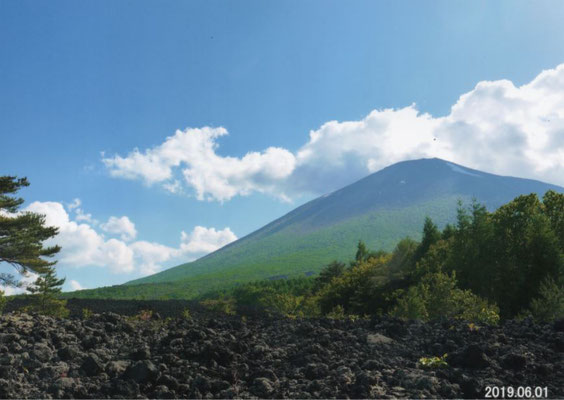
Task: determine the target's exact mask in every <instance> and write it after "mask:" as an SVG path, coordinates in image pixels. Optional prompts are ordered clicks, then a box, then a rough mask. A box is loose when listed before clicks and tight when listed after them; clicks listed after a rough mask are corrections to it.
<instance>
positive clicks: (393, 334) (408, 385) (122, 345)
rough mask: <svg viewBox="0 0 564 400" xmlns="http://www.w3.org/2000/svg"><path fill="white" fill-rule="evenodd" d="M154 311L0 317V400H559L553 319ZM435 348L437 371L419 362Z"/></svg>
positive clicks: (563, 373) (562, 380) (562, 357)
mask: <svg viewBox="0 0 564 400" xmlns="http://www.w3.org/2000/svg"><path fill="white" fill-rule="evenodd" d="M69 304H70V303H69ZM100 304H102V303H100ZM123 304H125V303H123ZM130 304H137V305H138V304H139V303H130ZM162 304H164V306H163V309H162V310H167V309H168V310H169V311H170V310H173V309H176V310H177V313H179V312H180V311H179V310H180V309H181V308H182V307H180V306H179V305H178V304H180V303H177V304H176V305H174V304H173V303H170V304H171V306H170V307H166V304H167V303H162ZM74 307H75V311H74V314H75V315H76V314H77V313H78V311H77V310H78V309H80V304H78V305H77V304H74ZM135 307H137V306H135ZM90 308H96V307H90ZM126 308H127V307H126ZM130 309H131V307H130ZM182 309H183V308H182ZM162 310H161V311H162ZM158 314H161V313H160V312H159V313H158ZM163 314H164V313H163ZM163 314H161V316H160V317H159V315H156V313H155V314H153V316H152V317H150V318H149V317H148V314H146V315H145V317H144V318H132V317H128V316H125V315H119V314H117V313H115V312H111V313H104V314H94V315H92V316H91V317H90V318H86V319H84V318H79V317H76V316H75V317H71V318H69V319H64V320H60V319H59V320H57V319H53V318H50V317H44V316H37V315H35V316H32V315H27V314H20V313H13V312H12V313H8V314H5V315H2V316H1V317H0V397H1V398H30V397H31V398H108V397H113V398H139V397H150V398H178V397H182V398H233V397H238V398H251V397H259V398H332V397H337V398H346V397H349V398H398V397H401V398H460V397H464V398H476V397H484V396H485V393H486V392H485V390H486V387H487V386H498V387H502V386H503V387H509V386H511V387H513V388H515V389H517V387H519V386H530V387H532V388H534V387H543V388H544V387H546V388H547V392H548V397H550V398H564V321H558V322H556V323H552V324H545V325H539V324H534V323H532V322H531V321H528V320H525V321H521V322H516V321H509V322H506V323H505V324H503V325H501V326H500V327H487V326H482V327H479V328H476V327H473V326H468V324H467V323H464V322H460V321H443V322H441V323H434V324H422V323H418V322H402V321H400V320H396V319H391V318H374V319H373V320H359V321H348V320H329V319H323V320H290V319H284V318H274V317H268V316H255V317H247V318H242V317H240V316H223V315H221V316H220V315H215V314H210V313H206V312H204V311H201V310H194V311H193V312H192V318H181V317H180V318H165V317H164V316H163ZM445 353H447V354H448V356H447V357H446V362H447V364H448V365H446V366H442V367H438V366H437V367H425V366H424V365H422V364H421V363H420V359H421V358H422V357H432V356H442V355H443V354H445ZM534 393H535V392H534V391H533V393H532V394H534ZM537 393H539V392H537ZM544 393H545V392H544V391H543V392H542V396H543V397H544Z"/></svg>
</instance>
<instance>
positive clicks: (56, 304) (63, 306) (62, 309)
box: [22, 299, 69, 318]
mask: <svg viewBox="0 0 564 400" xmlns="http://www.w3.org/2000/svg"><path fill="white" fill-rule="evenodd" d="M22 311H23V312H26V313H37V314H42V315H48V316H50V317H55V318H67V317H68V316H69V310H68V309H67V301H66V300H59V299H49V301H48V302H43V303H38V302H34V303H32V304H30V305H28V306H26V307H23V308H22Z"/></svg>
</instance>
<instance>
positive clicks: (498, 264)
mask: <svg viewBox="0 0 564 400" xmlns="http://www.w3.org/2000/svg"><path fill="white" fill-rule="evenodd" d="M210 299H214V304H215V305H216V307H217V305H218V304H219V305H221V304H222V302H223V304H226V305H230V307H231V308H236V307H237V306H240V307H242V308H245V307H247V308H248V307H249V306H255V307H259V308H262V309H264V310H271V311H274V312H278V313H282V314H285V315H288V316H291V317H322V316H329V317H353V318H354V317H360V316H367V315H378V314H379V315H383V314H389V315H395V316H397V317H401V318H406V319H422V320H432V319H437V318H460V319H465V320H468V321H474V322H482V323H497V322H498V321H499V319H500V318H501V319H508V318H515V317H524V316H532V317H534V318H536V319H538V320H552V319H555V318H562V317H564V194H560V193H557V192H555V191H548V192H546V193H545V195H544V196H543V198H542V200H541V199H539V198H538V196H537V195H536V194H529V195H523V196H519V197H517V198H515V199H514V200H512V201H511V202H509V203H507V204H505V205H503V206H501V207H500V208H498V209H497V210H496V211H493V212H489V211H487V209H486V207H485V206H484V205H482V204H480V203H478V202H477V201H473V202H472V203H471V204H470V205H469V206H466V207H465V206H463V204H461V203H459V206H458V211H457V219H456V223H454V224H449V225H446V226H445V227H444V229H442V230H441V229H439V228H438V227H437V225H435V224H434V223H433V221H432V220H431V219H430V218H427V219H426V220H425V223H424V225H423V234H422V239H421V241H420V242H418V241H415V240H413V239H411V238H405V239H403V240H401V241H400V242H399V243H398V244H397V245H396V247H395V249H394V250H393V251H392V252H385V251H371V250H369V249H368V248H367V247H366V245H365V244H364V243H363V242H362V241H359V243H358V246H357V252H356V256H355V259H354V260H352V261H350V262H348V263H345V262H343V261H337V260H336V261H333V262H332V263H330V264H328V265H326V266H325V267H324V268H323V269H322V270H321V272H320V274H319V275H318V276H316V277H314V278H305V277H303V278H295V279H289V280H285V281H259V282H252V283H248V284H244V285H240V286H239V287H237V288H234V289H231V290H228V291H223V292H216V293H214V294H210V295H208V296H207V300H206V301H208V302H209V301H210Z"/></svg>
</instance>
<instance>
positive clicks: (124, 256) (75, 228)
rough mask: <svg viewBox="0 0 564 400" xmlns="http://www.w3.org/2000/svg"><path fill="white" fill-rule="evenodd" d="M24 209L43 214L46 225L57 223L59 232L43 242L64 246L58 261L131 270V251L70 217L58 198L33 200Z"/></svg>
mask: <svg viewBox="0 0 564 400" xmlns="http://www.w3.org/2000/svg"><path fill="white" fill-rule="evenodd" d="M24 211H32V212H36V213H40V214H44V215H45V217H46V220H45V221H46V224H47V225H48V226H56V227H58V228H59V233H58V235H57V236H55V237H54V238H52V239H49V240H48V241H47V242H46V243H45V244H46V245H53V244H58V245H60V246H61V247H62V248H63V250H61V252H60V253H59V254H58V255H57V256H56V259H57V260H58V262H59V263H61V264H64V265H69V266H73V267H87V266H100V267H107V268H109V269H110V270H111V271H112V272H114V273H125V272H131V271H133V270H134V265H133V252H132V251H131V249H129V248H128V247H127V245H126V244H125V243H123V242H121V241H119V240H116V239H110V240H107V241H106V240H105V239H104V238H103V237H102V236H101V235H100V234H99V233H98V232H96V230H95V229H94V228H93V227H92V226H90V225H88V224H86V223H80V224H79V223H77V222H75V221H71V220H70V218H69V215H68V214H67V212H66V211H65V209H64V208H63V206H62V204H61V203H58V202H49V201H48V202H39V201H36V202H33V203H31V204H30V205H29V206H28V207H26V208H25V210H24Z"/></svg>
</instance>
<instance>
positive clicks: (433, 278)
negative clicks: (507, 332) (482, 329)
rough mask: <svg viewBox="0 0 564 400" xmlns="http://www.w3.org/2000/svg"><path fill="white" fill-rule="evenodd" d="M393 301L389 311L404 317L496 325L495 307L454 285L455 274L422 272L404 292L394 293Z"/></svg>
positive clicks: (497, 317)
mask: <svg viewBox="0 0 564 400" xmlns="http://www.w3.org/2000/svg"><path fill="white" fill-rule="evenodd" d="M396 297H397V304H396V306H395V307H394V308H393V309H392V311H391V314H392V315H394V316H397V317H401V318H405V319H421V320H424V321H428V320H433V319H438V318H441V317H446V318H457V319H464V320H467V321H471V322H481V323H487V324H497V323H498V322H499V309H498V308H497V306H495V305H490V304H488V302H487V301H485V300H484V299H481V298H480V297H478V296H476V295H475V294H473V293H472V292H471V291H469V290H461V289H458V288H457V287H456V275H455V273H452V274H451V275H449V274H445V273H442V272H435V273H429V274H427V275H424V276H423V277H422V279H421V281H420V282H419V283H418V284H417V285H415V286H412V287H410V288H409V289H408V290H407V292H405V291H400V292H398V293H397V294H396Z"/></svg>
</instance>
